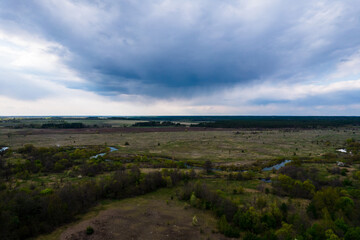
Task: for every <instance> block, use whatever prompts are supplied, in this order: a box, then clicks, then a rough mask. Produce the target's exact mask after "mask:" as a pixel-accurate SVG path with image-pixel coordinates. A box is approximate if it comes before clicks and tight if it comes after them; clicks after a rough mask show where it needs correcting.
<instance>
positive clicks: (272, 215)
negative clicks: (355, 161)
mask: <svg viewBox="0 0 360 240" xmlns="http://www.w3.org/2000/svg"><path fill="white" fill-rule="evenodd" d="M305 185H306V183H305ZM300 188H303V187H300ZM309 188H310V190H309V191H310V192H312V194H313V196H312V197H311V201H310V203H309V204H308V206H307V207H306V211H302V209H301V206H299V205H298V204H294V203H293V202H292V201H291V199H290V200H289V201H281V200H274V198H271V197H269V195H267V196H264V197H261V196H260V197H258V198H257V199H256V200H255V201H253V202H251V203H249V202H248V203H245V204H244V205H241V206H238V205H237V204H235V203H233V202H232V201H231V200H229V199H227V198H226V197H224V195H223V194H221V192H215V191H212V190H209V188H208V187H207V185H206V184H203V183H196V184H193V183H190V184H188V185H186V186H185V187H184V188H183V190H182V192H181V193H180V194H179V198H180V199H182V200H186V201H189V202H190V204H191V205H192V206H193V207H196V208H200V209H204V210H211V211H213V212H214V213H215V215H216V216H217V217H218V219H219V220H218V229H219V231H220V232H221V233H223V234H224V235H226V236H228V237H235V238H239V237H241V238H242V239H246V240H253V239H256V240H262V239H263V240H268V239H274V240H293V239H309V240H313V239H319V240H322V239H327V240H336V239H338V240H340V239H345V240H358V239H360V227H358V226H359V223H360V205H359V203H360V199H359V198H358V197H354V196H351V195H350V194H349V193H347V191H345V190H344V189H341V188H334V187H324V188H321V189H320V190H318V191H314V188H313V186H311V185H310V187H309ZM306 197H309V196H308V195H307V196H306Z"/></svg>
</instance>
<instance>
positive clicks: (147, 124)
mask: <svg viewBox="0 0 360 240" xmlns="http://www.w3.org/2000/svg"><path fill="white" fill-rule="evenodd" d="M133 126H134V127H180V126H183V125H181V124H180V123H174V122H170V121H163V122H159V121H148V122H137V123H135V124H133Z"/></svg>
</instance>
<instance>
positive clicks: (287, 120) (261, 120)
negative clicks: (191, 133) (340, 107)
mask: <svg viewBox="0 0 360 240" xmlns="http://www.w3.org/2000/svg"><path fill="white" fill-rule="evenodd" d="M359 125H360V117H242V118H239V119H229V120H217V121H213V122H201V123H199V124H192V125H191V126H192V127H208V128H303V129H313V128H328V127H341V126H359Z"/></svg>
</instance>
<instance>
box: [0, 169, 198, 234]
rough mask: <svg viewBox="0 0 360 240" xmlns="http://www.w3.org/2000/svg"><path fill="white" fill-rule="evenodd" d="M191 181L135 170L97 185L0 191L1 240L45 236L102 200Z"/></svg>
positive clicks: (173, 173) (184, 175)
mask: <svg viewBox="0 0 360 240" xmlns="http://www.w3.org/2000/svg"><path fill="white" fill-rule="evenodd" d="M192 177H194V176H193V175H191V174H189V173H183V172H180V171H178V170H168V171H162V172H159V171H157V172H151V173H148V174H142V173H141V172H140V170H139V169H138V168H137V167H133V168H132V169H131V170H128V171H126V170H119V171H116V172H115V173H114V174H112V175H109V176H107V177H103V178H101V179H100V180H98V181H95V180H92V181H85V182H81V183H72V184H71V183H67V184H65V185H64V186H62V187H61V188H59V189H51V188H45V189H41V188H35V189H29V188H21V189H8V188H7V187H6V185H5V186H4V185H3V188H2V189H1V190H0V199H1V201H0V223H1V224H0V239H25V238H29V237H34V236H37V235H39V234H41V233H47V232H50V231H52V230H54V229H55V228H56V227H58V226H60V225H61V224H64V223H66V222H69V221H73V220H74V217H75V216H76V215H78V214H79V213H83V212H85V211H87V210H88V209H89V208H90V207H92V206H94V205H95V204H96V203H98V202H99V201H100V200H102V199H122V198H127V197H133V196H136V195H140V194H145V193H148V192H151V191H154V190H156V189H158V188H161V187H171V186H174V185H176V184H178V183H179V182H180V181H182V180H186V181H188V180H189V179H190V178H192Z"/></svg>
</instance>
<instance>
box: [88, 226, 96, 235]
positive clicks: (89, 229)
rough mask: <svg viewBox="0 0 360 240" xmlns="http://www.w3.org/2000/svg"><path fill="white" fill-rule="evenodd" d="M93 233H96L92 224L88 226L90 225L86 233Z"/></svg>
mask: <svg viewBox="0 0 360 240" xmlns="http://www.w3.org/2000/svg"><path fill="white" fill-rule="evenodd" d="M93 233H94V228H93V227H91V226H88V227H87V228H86V234H87V235H91V234H93Z"/></svg>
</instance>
